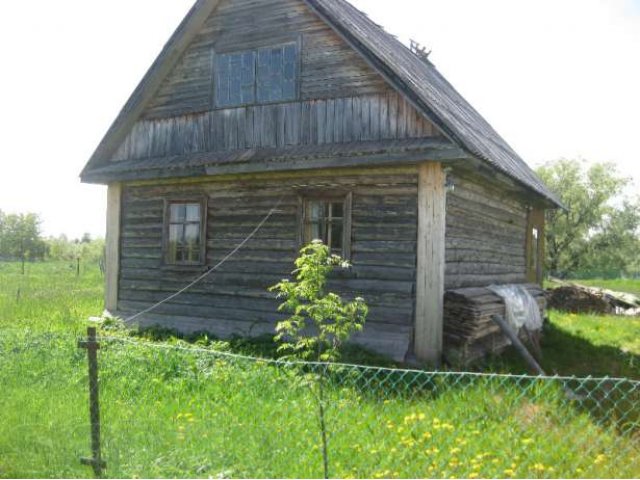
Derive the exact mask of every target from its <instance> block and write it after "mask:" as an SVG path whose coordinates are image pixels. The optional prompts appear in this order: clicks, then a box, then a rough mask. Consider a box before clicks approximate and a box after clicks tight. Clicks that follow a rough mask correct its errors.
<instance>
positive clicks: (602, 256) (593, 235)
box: [538, 159, 640, 274]
mask: <svg viewBox="0 0 640 480" xmlns="http://www.w3.org/2000/svg"><path fill="white" fill-rule="evenodd" d="M538 174H539V175H540V177H541V178H542V179H543V180H544V181H545V183H546V184H547V185H548V186H549V187H550V188H551V190H552V191H554V192H555V193H556V194H557V195H558V197H559V198H560V199H561V200H562V202H563V203H564V205H565V206H566V207H567V209H566V210H553V211H550V212H549V213H548V216H547V229H546V243H547V258H546V264H547V269H548V270H549V271H550V272H551V273H552V274H561V273H565V272H572V271H576V270H595V269H599V268H604V267H606V268H610V269H619V270H626V269H629V268H632V264H633V262H634V259H635V258H637V254H636V255H634V254H633V252H634V250H635V251H637V248H638V247H639V246H640V244H639V237H638V228H639V227H640V210H639V209H640V202H638V200H637V199H628V198H626V199H625V197H624V191H625V189H626V187H627V186H628V185H629V184H630V182H631V180H630V179H629V178H627V177H624V176H622V175H620V174H619V172H618V171H617V169H616V167H615V165H613V164H610V163H596V164H593V165H590V166H587V165H586V163H585V162H584V161H578V160H567V159H561V160H557V161H554V162H550V163H547V164H545V165H544V166H542V167H540V168H539V169H538Z"/></svg>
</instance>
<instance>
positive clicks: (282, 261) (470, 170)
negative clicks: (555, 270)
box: [81, 0, 558, 361]
mask: <svg viewBox="0 0 640 480" xmlns="http://www.w3.org/2000/svg"><path fill="white" fill-rule="evenodd" d="M81 177H82V180H83V181H84V182H88V183H96V184H104V185H108V228H107V244H108V246H107V255H108V268H107V280H106V282H107V288H106V307H107V309H108V310H109V311H111V312H112V313H115V314H119V315H120V316H125V317H126V316H127V315H128V314H130V313H133V312H138V311H140V310H143V309H145V308H147V307H149V306H150V305H152V304H154V303H155V302H158V301H160V300H162V299H164V298H165V297H167V296H168V295H170V294H172V293H174V292H175V291H176V290H179V289H180V288H181V287H183V286H184V285H185V284H187V283H189V281H191V280H192V279H193V278H194V277H196V276H197V275H198V274H200V273H202V272H204V271H206V270H207V269H208V268H210V267H211V266H212V265H215V264H216V263H217V262H218V261H219V260H220V259H222V258H223V257H225V256H226V255H227V254H228V253H229V252H230V251H231V250H233V249H234V247H235V246H237V245H238V244H239V243H240V242H242V241H243V239H245V238H246V236H247V235H248V234H249V233H250V232H251V231H252V230H253V229H254V228H255V227H256V226H257V225H258V224H259V222H260V221H261V220H262V219H263V218H264V217H265V216H266V215H267V213H268V212H269V211H270V210H271V209H272V208H273V207H274V206H275V205H278V208H277V211H276V212H275V213H274V214H273V215H272V216H271V217H270V218H269V220H268V222H267V223H266V224H265V225H264V226H263V228H261V229H260V231H259V232H258V233H257V235H256V236H255V238H253V239H252V240H251V241H250V242H248V243H247V244H246V245H245V246H244V247H243V248H242V249H241V250H240V251H239V252H238V253H237V254H236V255H234V256H233V257H232V258H230V259H229V260H228V261H227V262H226V263H225V264H224V265H223V266H222V267H221V268H220V269H219V270H218V271H216V272H215V273H213V274H212V275H210V276H209V277H207V278H206V279H205V280H203V281H202V282H200V283H199V284H197V285H195V286H194V287H193V288H191V289H190V290H188V291H187V292H185V293H184V294H182V295H180V296H179V297H177V298H175V299H173V300H172V301H171V302H168V303H166V304H164V305H162V306H160V307H158V308H157V309H155V310H154V311H153V312H150V313H149V314H147V315H145V316H144V317H142V319H141V323H143V324H149V323H157V324H160V325H164V326H167V327H171V328H178V329H181V330H184V331H199V330H207V331H211V332H212V333H214V334H217V335H219V336H222V337H224V336H229V335H259V334H264V333H266V332H272V331H273V327H274V322H275V321H276V320H277V319H278V318H279V315H278V314H277V313H276V307H277V305H278V302H277V301H276V300H275V299H274V298H273V295H272V294H271V293H269V292H268V291H267V288H268V287H269V286H271V285H273V284H275V283H277V282H278V281H279V280H281V279H282V278H284V277H286V276H288V275H289V274H290V272H291V270H292V264H293V261H294V259H295V257H296V256H297V252H298V251H299V248H300V247H301V245H303V244H304V243H305V242H308V241H310V240H312V239H313V238H321V239H323V240H324V241H326V242H328V243H329V244H330V245H331V247H332V249H333V250H334V251H335V252H336V253H339V254H342V255H343V256H345V257H347V258H348V259H349V260H351V262H352V263H353V268H352V269H350V270H348V271H343V272H340V274H339V275H336V278H334V279H333V280H332V288H334V289H335V290H337V291H339V292H340V293H342V294H344V295H345V296H349V295H361V296H363V297H364V298H365V299H366V301H367V302H368V304H369V305H370V315H369V319H368V323H367V325H366V328H365V331H364V332H363V333H362V334H361V335H359V336H358V338H357V339H356V341H358V342H361V343H362V344H364V345H366V346H367V347H369V348H372V349H374V350H377V351H380V352H383V353H386V354H388V355H391V356H393V357H394V358H397V359H402V358H404V357H405V356H407V355H415V356H416V357H417V358H418V359H420V360H423V361H438V359H439V358H440V357H441V354H442V349H443V296H444V292H445V290H447V289H452V288H460V287H467V286H484V285H489V284H494V283H497V284H502V283H524V282H535V281H539V280H540V278H541V277H540V275H541V268H540V259H541V257H542V253H543V244H542V241H541V239H542V233H543V231H544V210H545V209H548V208H556V206H557V205H558V200H557V199H556V197H554V195H553V194H552V193H551V192H550V191H549V190H548V189H547V188H546V187H545V185H544V184H543V183H542V182H541V181H540V179H539V178H538V177H537V176H536V175H535V174H534V173H533V172H532V170H531V169H530V168H529V167H528V166H527V165H526V163H525V162H524V161H523V160H522V159H521V158H520V157H519V156H518V155H517V154H516V153H515V152H514V151H513V149H512V148H511V147H509V145H508V144H507V143H506V142H505V141H504V140H503V139H502V138H501V137H500V136H499V135H498V134H497V133H496V132H495V131H494V130H493V128H492V127H491V126H490V125H489V124H488V123H487V122H486V121H485V120H484V119H483V118H482V117H481V116H480V115H479V114H478V112H476V111H475V110H474V109H473V108H472V107H471V106H470V105H469V104H468V103H467V102H466V101H465V100H464V98H462V97H461V96H460V94H459V93H458V92H457V91H456V90H455V89H454V88H453V87H452V86H451V85H450V84H449V83H448V82H447V81H446V80H445V79H444V78H443V76H442V75H441V74H440V73H439V72H438V70H437V69H436V68H435V66H434V65H433V64H432V63H431V62H430V61H429V60H428V58H426V57H425V56H424V55H422V54H420V52H414V51H411V50H410V49H408V48H407V47H405V46H404V45H403V44H402V43H400V42H399V41H398V40H397V39H396V38H395V37H393V36H392V35H390V34H389V33H387V32H385V31H384V30H383V28H381V27H380V26H378V25H376V24H375V23H374V22H372V21H371V20H370V19H369V18H368V17H367V16H366V15H365V14H363V13H362V12H360V11H358V10H357V9H356V8H354V7H353V6H352V5H350V4H349V3H348V2H347V1H345V0H198V1H197V3H196V4H195V5H194V6H193V8H192V9H191V11H190V12H189V13H188V15H187V17H186V18H185V19H184V21H183V22H182V23H181V25H180V26H179V27H178V29H177V31H176V32H175V34H174V35H173V36H172V38H171V39H170V40H169V42H168V43H167V44H166V46H165V48H164V50H163V51H162V52H161V54H160V56H159V57H158V58H157V60H156V61H155V63H154V64H153V65H152V66H151V68H150V70H149V72H148V73H147V74H146V76H145V77H144V79H143V80H142V82H141V83H140V84H139V86H138V87H137V88H136V90H135V91H134V93H133V95H132V96H131V98H130V100H129V101H128V102H127V104H126V105H125V106H124V108H123V110H122V112H121V113H120V115H119V116H118V118H117V119H116V120H115V122H114V124H113V125H112V127H111V128H110V130H109V131H108V133H107V134H106V136H105V137H104V139H103V141H102V142H101V143H100V145H99V146H98V148H97V150H96V152H95V154H94V155H93V156H92V158H91V159H90V161H89V163H88V165H87V166H86V168H85V169H84V171H83V172H82V174H81Z"/></svg>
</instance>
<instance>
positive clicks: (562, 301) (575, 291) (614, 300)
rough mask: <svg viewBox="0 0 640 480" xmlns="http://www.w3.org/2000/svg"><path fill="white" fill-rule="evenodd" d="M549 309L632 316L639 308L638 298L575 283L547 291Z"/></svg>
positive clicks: (639, 301)
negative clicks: (629, 313)
mask: <svg viewBox="0 0 640 480" xmlns="http://www.w3.org/2000/svg"><path fill="white" fill-rule="evenodd" d="M547 301H548V303H549V308H553V309H555V310H561V311H563V312H570V313H597V314H598V313H599V314H626V313H627V312H631V314H634V313H633V312H635V311H636V310H637V309H638V307H640V298H638V297H637V296H635V295H631V294H628V293H622V292H614V291H611V290H605V289H601V288H595V287H586V286H584V285H579V284H576V283H565V284H563V285H562V286H561V287H557V288H553V289H549V290H547Z"/></svg>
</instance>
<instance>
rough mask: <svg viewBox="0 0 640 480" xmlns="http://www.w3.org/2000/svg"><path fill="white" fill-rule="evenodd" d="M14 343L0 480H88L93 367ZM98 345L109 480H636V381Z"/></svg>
mask: <svg viewBox="0 0 640 480" xmlns="http://www.w3.org/2000/svg"><path fill="white" fill-rule="evenodd" d="M15 340H16V339H13V340H12V341H3V339H2V338H0V367H2V368H1V369H0V381H2V382H3V384H5V383H13V384H16V385H17V384H24V387H25V388H24V389H23V391H24V395H20V391H21V390H20V389H19V388H17V386H16V385H13V388H12V391H13V392H17V393H16V394H14V398H10V399H7V398H1V397H0V439H4V438H11V435H13V438H14V439H15V441H14V442H4V443H3V442H2V441H0V476H3V477H11V476H69V477H78V476H87V475H89V474H90V472H91V470H90V469H88V468H87V467H83V466H81V465H80V462H79V459H80V458H81V457H87V456H88V455H89V454H90V453H91V426H90V422H89V408H88V405H89V401H88V399H89V391H88V390H89V389H88V385H89V382H88V380H87V377H88V375H87V371H88V370H87V352H86V351H84V350H83V349H79V348H78V345H77V338H73V337H72V336H71V335H50V336H42V335H40V336H38V337H36V336H32V335H29V334H28V333H27V334H24V336H23V337H22V338H20V339H19V341H18V342H16V341H15ZM98 342H99V344H100V349H99V352H98V364H99V376H100V381H99V402H100V416H101V418H100V420H101V427H102V432H101V441H102V443H101V455H102V459H103V460H104V461H105V462H106V470H104V473H103V475H106V476H109V477H116V478H129V477H142V478H145V477H146V478H153V477H165V478H166V477H178V478H180V477H199V478H245V477H252V478H256V477H257V478H274V477H275V478H280V477H283V478H318V477H323V476H324V475H325V461H326V468H327V470H328V471H327V473H328V475H329V476H330V477H341V478H422V477H430V478H449V477H465V478H487V477H497V478H509V477H535V478H545V477H587V478H588V477H592V478H596V477H618V478H623V477H637V476H639V475H640V406H639V405H640V382H637V381H632V380H627V379H613V378H602V379H596V378H571V377H531V376H512V375H497V374H473V373H454V372H424V371H417V370H398V369H384V368H374V367H365V366H357V365H327V364H314V363H288V362H281V361H272V360H264V359H257V358H252V357H244V356H240V355H234V354H231V353H227V352H216V351H212V350H211V349H209V348H208V347H202V348H200V347H198V346H194V345H190V344H186V343H182V342H176V343H174V344H167V343H153V342H147V341H142V340H139V339H132V338H127V337H102V338H99V339H98ZM16 345H21V346H20V347H17V346H16ZM34 358H36V359H37V361H34ZM95 393H97V392H95ZM2 416H5V418H4V419H2ZM323 434H324V435H323ZM323 440H324V441H323Z"/></svg>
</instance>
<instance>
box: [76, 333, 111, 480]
mask: <svg viewBox="0 0 640 480" xmlns="http://www.w3.org/2000/svg"><path fill="white" fill-rule="evenodd" d="M78 348H86V349H87V358H88V361H89V411H90V419H91V453H92V457H91V458H82V459H80V461H81V462H82V464H83V465H88V466H91V467H93V471H94V472H95V474H96V477H101V476H102V470H103V469H105V468H107V464H106V463H105V462H104V461H103V460H102V450H101V445H100V391H99V386H98V349H99V348H100V344H99V343H98V340H97V338H96V328H95V327H89V328H87V339H86V340H80V341H79V342H78Z"/></svg>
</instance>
